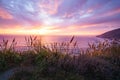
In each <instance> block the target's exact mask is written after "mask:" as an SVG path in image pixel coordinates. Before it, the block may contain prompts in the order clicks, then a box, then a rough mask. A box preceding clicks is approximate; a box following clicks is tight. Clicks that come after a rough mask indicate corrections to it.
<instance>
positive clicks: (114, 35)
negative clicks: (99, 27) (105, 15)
mask: <svg viewBox="0 0 120 80" xmlns="http://www.w3.org/2000/svg"><path fill="white" fill-rule="evenodd" d="M97 37H101V38H108V39H120V28H119V29H115V30H112V31H108V32H106V33H103V34H101V35H98V36H97Z"/></svg>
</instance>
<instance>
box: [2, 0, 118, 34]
mask: <svg viewBox="0 0 120 80" xmlns="http://www.w3.org/2000/svg"><path fill="white" fill-rule="evenodd" d="M116 28H120V0H0V34H20V35H21V34H23V35H24V34H25V35H27V34H41V35H98V34H101V33H104V32H106V31H109V30H112V29H116Z"/></svg>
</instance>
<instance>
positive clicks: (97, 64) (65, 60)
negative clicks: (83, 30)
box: [0, 36, 120, 80]
mask: <svg viewBox="0 0 120 80" xmlns="http://www.w3.org/2000/svg"><path fill="white" fill-rule="evenodd" d="M25 41H26V44H27V47H28V50H27V51H23V52H16V51H15V45H16V41H15V39H13V41H12V44H11V45H12V47H8V40H3V42H2V44H1V45H0V46H1V50H0V54H1V55H0V59H1V63H0V65H2V66H6V64H8V63H9V62H8V61H10V60H11V58H12V59H14V60H13V62H12V63H14V64H16V62H15V61H18V62H19V63H20V64H21V65H22V66H23V65H24V66H35V69H34V70H33V71H32V72H31V73H30V76H29V77H31V79H32V80H61V79H63V80H93V79H94V80H119V79H120V44H119V41H117V42H116V41H115V40H114V41H111V42H109V41H108V40H106V41H104V42H98V43H97V44H95V43H94V44H90V43H89V44H88V45H89V48H88V49H86V51H83V50H81V49H79V45H78V44H77V41H75V40H74V36H73V37H72V38H71V39H70V41H68V42H62V43H52V44H50V45H45V44H43V43H42V40H41V38H38V37H36V36H34V37H32V36H30V37H28V38H25ZM13 44H14V45H13ZM71 46H72V47H71ZM73 50H78V51H77V54H78V55H71V54H74V51H73ZM19 53H21V54H19ZM6 54H7V56H8V55H9V57H10V58H8V57H7V58H6ZM13 56H14V57H13ZM21 59H22V60H21ZM20 60H21V62H20ZM0 69H3V67H2V68H1V67H0ZM23 72H24V71H23ZM28 72H29V71H28ZM18 73H20V72H18ZM22 74H23V73H22ZM20 75H21V74H15V76H20ZM45 77H46V78H45ZM14 78H16V77H14V76H13V77H11V80H14Z"/></svg>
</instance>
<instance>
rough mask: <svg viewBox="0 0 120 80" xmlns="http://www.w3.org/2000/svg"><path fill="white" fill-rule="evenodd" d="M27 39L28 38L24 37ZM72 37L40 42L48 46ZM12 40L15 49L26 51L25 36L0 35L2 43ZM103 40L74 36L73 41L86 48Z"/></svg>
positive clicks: (43, 37) (52, 37)
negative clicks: (14, 40) (15, 43)
mask: <svg viewBox="0 0 120 80" xmlns="http://www.w3.org/2000/svg"><path fill="white" fill-rule="evenodd" d="M26 37H29V36H26ZM71 37H72V36H42V42H43V43H44V44H50V43H54V42H57V43H61V42H69V41H70V39H71ZM13 38H15V39H16V41H17V47H18V48H21V49H26V48H25V47H24V46H26V41H25V36H13V35H12V36H11V35H0V42H2V40H3V39H5V40H9V41H10V42H11V41H12V40H13ZM101 40H103V39H101V38H97V37H95V36H75V38H74V41H77V45H79V48H87V47H88V43H97V42H98V41H101Z"/></svg>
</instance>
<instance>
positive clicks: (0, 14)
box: [0, 8, 13, 19]
mask: <svg viewBox="0 0 120 80" xmlns="http://www.w3.org/2000/svg"><path fill="white" fill-rule="evenodd" d="M0 17H1V18H3V19H12V18H13V16H12V15H10V14H9V13H8V12H7V11H6V10H4V9H2V8H0Z"/></svg>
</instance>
